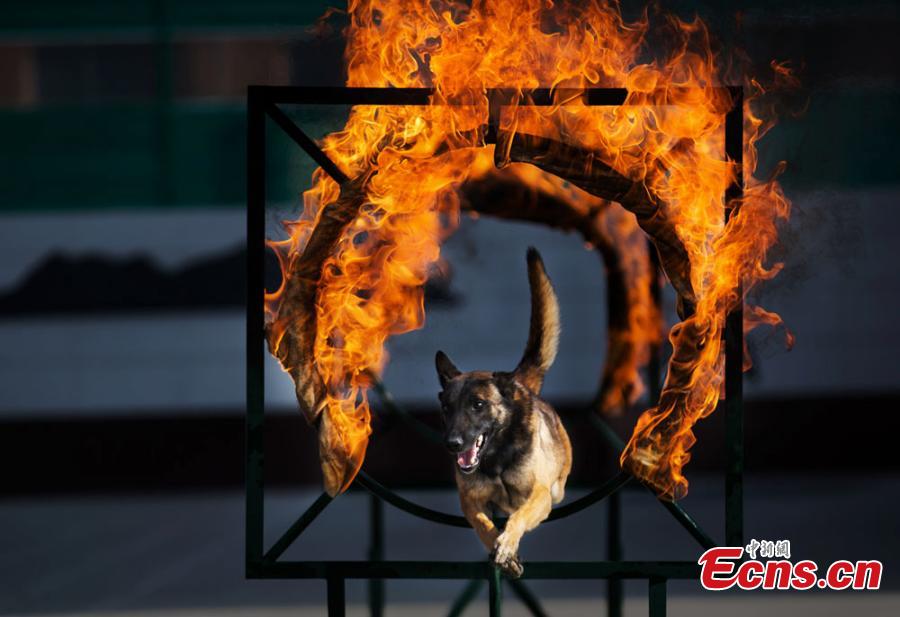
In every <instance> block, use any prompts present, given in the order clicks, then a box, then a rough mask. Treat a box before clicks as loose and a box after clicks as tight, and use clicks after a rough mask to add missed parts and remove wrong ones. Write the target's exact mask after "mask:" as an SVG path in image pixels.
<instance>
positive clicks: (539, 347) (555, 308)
mask: <svg viewBox="0 0 900 617" xmlns="http://www.w3.org/2000/svg"><path fill="white" fill-rule="evenodd" d="M528 284H529V287H530V288H531V327H530V329H529V332H528V343H527V344H526V345H525V353H524V354H522V359H521V360H520V361H519V365H518V366H517V367H516V370H515V371H513V375H514V376H515V378H516V379H517V380H518V381H519V383H521V384H522V385H524V386H525V387H526V388H528V389H529V390H531V391H532V392H534V393H535V394H540V393H541V386H542V385H544V373H546V372H547V369H549V368H550V365H551V364H553V360H554V359H556V348H557V346H558V344H559V304H558V302H557V300H556V294H555V293H554V292H553V285H551V284H550V278H549V277H548V276H547V271H546V270H544V262H543V260H542V259H541V255H540V253H538V252H537V249H535V248H534V247H531V248H529V249H528Z"/></svg>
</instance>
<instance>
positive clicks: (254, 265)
mask: <svg viewBox="0 0 900 617" xmlns="http://www.w3.org/2000/svg"><path fill="white" fill-rule="evenodd" d="M247 206H248V207H247V444H246V447H247V459H246V461H247V471H246V474H247V475H246V482H247V495H246V497H247V501H246V516H247V525H246V539H245V543H246V549H245V551H246V552H245V568H246V571H247V573H250V572H252V570H253V568H254V567H255V566H256V565H257V564H259V563H260V562H261V561H262V559H263V525H264V523H263V446H264V443H263V442H264V439H263V420H264V417H265V415H264V406H265V399H264V388H263V362H264V357H263V354H264V353H265V348H264V347H263V326H262V324H263V321H264V319H263V296H264V294H265V288H264V284H263V257H264V255H265V246H264V244H263V242H262V238H264V237H265V224H266V116H265V111H264V106H263V101H262V100H261V96H260V93H259V91H258V90H252V89H251V90H250V91H249V93H248V96H247Z"/></svg>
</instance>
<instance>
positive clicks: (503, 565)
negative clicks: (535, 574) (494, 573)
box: [491, 553, 525, 578]
mask: <svg viewBox="0 0 900 617" xmlns="http://www.w3.org/2000/svg"><path fill="white" fill-rule="evenodd" d="M491 562H492V563H493V564H494V565H495V566H497V567H498V568H500V570H501V571H502V572H503V574H505V575H506V576H507V577H509V578H519V577H520V576H522V573H523V572H525V568H524V566H522V562H521V561H519V558H518V557H517V556H516V557H512V558H506V559H503V560H501V559H500V558H498V557H497V554H496V553H491Z"/></svg>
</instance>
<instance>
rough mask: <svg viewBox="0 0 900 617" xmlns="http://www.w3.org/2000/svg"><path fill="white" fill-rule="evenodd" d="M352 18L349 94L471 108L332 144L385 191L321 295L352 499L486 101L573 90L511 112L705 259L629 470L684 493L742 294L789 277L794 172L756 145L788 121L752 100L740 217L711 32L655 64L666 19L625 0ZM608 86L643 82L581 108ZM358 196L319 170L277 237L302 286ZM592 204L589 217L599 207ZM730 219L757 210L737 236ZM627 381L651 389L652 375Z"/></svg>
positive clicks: (328, 396)
mask: <svg viewBox="0 0 900 617" xmlns="http://www.w3.org/2000/svg"><path fill="white" fill-rule="evenodd" d="M348 15H349V18H350V24H349V26H348V27H347V29H346V32H345V34H346V38H347V48H346V53H345V59H346V63H347V73H348V78H347V85H348V86H371V87H385V88H387V87H431V88H434V89H435V95H434V102H435V103H446V102H451V103H453V104H451V105H440V104H436V105H432V106H423V107H411V106H404V107H390V106H382V107H376V106H356V107H354V108H353V109H352V110H351V112H350V115H349V118H348V120H347V123H346V125H345V127H344V128H343V130H341V131H339V132H336V133H333V134H331V135H329V136H327V137H326V138H325V139H324V140H323V141H322V143H321V145H322V147H323V150H324V151H325V152H326V153H327V154H328V156H329V157H330V158H331V159H332V160H333V161H334V162H335V163H336V164H337V165H338V166H339V167H340V168H341V169H342V170H343V171H344V173H346V174H347V175H348V176H349V177H351V178H356V179H362V181H363V186H364V191H365V205H364V206H363V207H362V208H361V210H360V213H359V216H358V217H357V218H356V219H355V220H354V221H353V222H352V223H351V224H350V225H349V226H348V228H347V229H346V230H345V232H344V234H343V236H342V238H341V240H340V242H339V244H338V246H337V248H336V250H335V251H334V252H333V253H332V254H331V255H330V257H329V258H328V260H327V262H326V265H325V268H324V269H323V271H322V275H321V279H320V280H319V282H318V294H317V298H316V318H317V324H316V327H317V335H316V341H315V353H314V356H315V364H316V367H317V370H318V372H319V374H320V375H321V378H322V381H323V382H324V384H325V394H324V400H323V402H322V405H323V406H324V410H325V412H324V413H325V414H326V416H327V420H328V424H329V426H331V427H332V428H331V429H329V430H332V433H333V439H331V440H330V441H329V442H328V446H327V447H329V448H332V449H333V452H331V454H332V455H333V454H334V453H335V452H337V453H339V454H340V456H342V457H343V458H344V459H346V460H347V461H349V464H348V467H347V470H346V472H345V473H344V474H343V476H342V481H341V487H340V488H341V489H343V488H346V486H347V485H349V482H350V481H352V479H353V476H354V475H355V473H356V471H357V470H358V468H359V466H360V465H361V463H362V460H363V457H364V455H365V447H366V443H367V440H368V435H369V433H370V428H369V421H370V416H369V408H368V403H367V400H366V397H365V391H366V387H367V386H368V385H369V381H370V378H371V377H370V376H371V375H373V374H374V375H378V374H380V372H381V371H382V369H383V368H384V366H385V363H386V362H387V354H386V352H385V348H384V345H385V342H386V341H387V339H388V337H390V336H393V335H396V334H400V333H403V332H408V331H410V330H414V329H417V328H421V327H422V326H423V325H424V320H425V313H424V307H423V284H424V283H425V281H426V278H427V275H428V272H429V268H430V267H431V265H432V264H434V263H435V262H437V261H438V260H439V249H440V245H441V242H442V241H443V240H444V239H445V238H446V237H447V236H448V235H449V234H450V233H452V231H453V230H454V228H455V226H456V224H457V222H458V219H459V207H460V204H459V199H458V196H457V188H458V187H459V186H460V185H461V183H462V182H464V181H465V180H466V179H467V178H469V177H471V176H472V175H473V174H478V173H483V172H484V168H485V165H487V166H490V164H491V157H492V156H493V147H492V146H491V145H490V144H488V143H486V131H485V130H484V127H486V126H487V125H488V124H489V121H490V120H491V109H490V105H489V101H488V98H487V96H486V89H488V88H507V89H512V90H514V91H517V92H521V93H525V94H526V95H527V93H528V91H529V90H531V89H534V88H538V87H550V88H555V89H557V90H556V92H557V96H556V98H555V104H554V105H552V106H549V107H533V106H518V107H517V106H515V105H510V106H507V107H505V108H503V110H502V113H501V114H500V118H499V129H500V130H501V132H502V133H503V134H505V135H507V136H509V135H512V134H514V133H516V132H520V133H528V134H533V135H541V136H544V137H550V138H553V139H555V140H558V141H560V142H565V143H568V144H575V145H579V146H582V147H584V148H587V149H589V150H592V151H594V152H596V153H598V156H599V159H600V160H601V161H602V162H603V163H605V164H606V165H609V166H611V167H612V168H613V169H614V170H615V171H617V172H618V173H620V174H621V175H623V176H625V177H626V178H629V179H631V180H632V181H635V182H637V183H639V184H640V185H641V186H642V187H643V190H645V191H647V192H648V193H649V194H652V195H653V196H655V198H656V199H658V200H659V202H660V203H661V204H662V206H661V207H662V208H663V211H664V213H665V215H666V216H667V218H668V220H670V221H672V224H673V226H674V229H675V232H676V233H677V236H678V238H680V240H681V242H683V244H684V246H685V248H686V250H687V253H688V256H689V259H690V283H691V286H692V288H693V291H694V294H695V298H694V299H693V300H694V301H695V305H696V308H695V311H694V314H693V315H692V316H691V317H689V318H688V319H687V320H686V321H685V322H683V323H680V324H677V325H676V326H675V327H674V328H673V329H672V332H671V334H670V337H669V340H670V342H671V344H672V346H673V349H674V353H673V356H672V361H671V362H670V365H669V376H668V378H667V381H666V387H665V388H664V392H663V395H662V396H661V398H660V402H659V405H658V406H656V407H654V408H651V409H649V410H648V411H646V412H645V413H644V414H643V415H642V416H641V417H640V419H639V420H638V423H637V426H636V427H635V432H634V435H633V437H632V439H631V441H630V442H629V444H628V447H627V448H626V450H625V452H624V453H623V456H622V464H623V465H624V466H627V467H628V468H629V469H631V470H632V472H633V473H635V474H636V475H638V476H639V477H640V478H641V479H643V480H645V481H647V482H649V483H651V484H652V485H653V486H655V487H656V488H657V490H658V491H659V492H660V494H663V495H668V496H670V497H676V496H680V495H682V494H684V493H685V492H686V489H687V481H686V480H685V478H684V476H683V475H682V473H681V470H682V467H683V466H684V464H685V463H686V462H687V460H688V458H689V455H688V453H687V450H688V449H689V448H690V446H691V445H692V443H693V440H694V438H693V435H692V432H691V427H692V426H693V424H694V423H695V422H696V421H697V420H698V419H700V418H702V417H704V416H706V415H708V414H709V413H711V412H712V411H713V409H714V408H715V406H716V403H717V401H718V399H719V391H720V386H721V383H722V343H721V341H720V334H721V331H722V328H723V326H724V315H725V314H726V312H727V311H729V310H730V309H732V308H733V307H735V306H737V305H738V304H739V303H740V302H742V301H743V298H742V297H740V296H739V295H738V294H737V292H736V290H737V289H738V284H739V283H741V282H743V290H744V292H745V293H746V292H747V291H749V289H751V288H752V287H753V285H754V284H755V283H756V282H759V281H764V280H766V279H768V278H771V277H772V276H774V275H775V274H776V273H777V271H778V267H772V268H766V267H765V266H764V265H763V264H764V262H765V257H766V252H767V250H768V249H769V248H770V247H771V246H772V244H773V243H774V242H775V241H776V239H777V228H776V222H777V221H778V220H779V219H783V218H786V217H787V216H788V212H789V208H790V203H789V201H788V200H787V199H786V198H785V196H784V194H783V193H782V191H781V189H780V186H779V184H778V182H777V180H776V179H775V178H770V179H767V180H757V179H755V178H754V177H753V173H754V171H755V168H756V161H757V158H756V143H757V141H758V140H759V138H760V137H762V135H764V134H765V132H766V131H768V130H769V128H771V122H770V121H769V120H765V121H764V120H763V119H762V118H761V117H760V116H758V115H754V111H753V109H752V107H753V106H752V105H751V104H750V103H747V104H746V105H745V109H744V118H745V120H744V143H745V152H744V157H743V165H744V167H743V174H744V178H745V182H746V190H745V193H744V196H743V198H741V199H740V203H732V204H726V203H725V197H724V195H725V191H726V188H727V187H728V186H729V184H730V183H731V182H732V181H733V180H734V178H735V175H736V169H735V163H734V162H733V161H729V160H727V158H726V156H725V141H724V122H725V114H726V113H727V111H728V110H729V109H730V107H731V105H732V100H731V97H730V95H729V93H728V91H727V90H726V89H723V88H719V87H717V86H721V85H723V84H725V83H727V76H726V75H725V74H724V73H725V71H726V70H727V68H728V67H727V66H725V64H726V63H725V62H724V61H723V60H722V59H721V58H719V57H717V55H716V54H715V53H713V51H712V45H711V43H710V37H709V34H708V32H707V29H706V26H705V25H704V23H703V22H702V21H701V20H700V19H699V18H697V19H694V20H693V21H689V22H685V21H681V20H679V19H677V18H675V17H671V16H668V17H665V19H664V23H663V24H662V25H661V26H660V27H659V28H657V27H656V26H654V28H653V29H652V34H653V35H654V37H655V38H660V39H661V40H662V38H663V37H656V35H659V34H661V33H662V34H664V35H665V37H664V40H666V41H667V45H666V49H665V51H664V52H663V53H661V54H659V55H658V57H657V58H656V59H651V58H649V57H648V53H647V52H648V44H647V37H648V34H651V26H650V23H651V20H650V18H649V17H648V14H647V13H646V12H645V13H644V14H642V15H641V16H640V17H639V18H638V19H637V20H636V21H633V22H628V21H626V20H625V19H624V18H623V16H622V14H621V12H620V8H619V6H618V4H617V3H615V2H608V1H605V0H593V1H592V2H588V3H584V6H575V3H560V4H556V3H553V2H550V1H549V0H511V1H509V2H488V1H486V0H473V2H472V3H471V6H469V5H468V4H465V3H463V2H458V1H441V0H404V1H401V2H397V1H388V0H351V1H350V3H349V7H348ZM654 21H655V20H654ZM776 66H777V69H776V70H777V71H778V74H779V75H780V77H781V79H787V78H789V76H790V72H789V70H788V69H787V68H786V67H784V66H782V65H776ZM747 83H748V85H749V87H750V89H751V95H754V96H758V95H760V94H762V92H763V88H762V87H761V86H759V84H758V83H757V82H754V81H748V82H747ZM589 87H617V88H626V89H627V90H628V95H627V100H626V102H625V105H621V106H609V107H597V106H587V105H586V104H585V102H584V101H583V100H582V99H581V98H580V97H577V96H574V97H573V96H570V95H568V94H565V92H567V91H568V90H567V89H581V88H589ZM751 98H752V96H751ZM504 147H508V142H506V143H505V142H503V141H502V140H501V142H500V145H498V146H497V148H498V149H500V150H501V154H502V153H504V151H503V148H504ZM501 158H502V157H501ZM584 164H585V165H590V161H586V162H584ZM517 173H518V174H519V176H520V178H521V180H522V181H523V182H527V183H529V184H531V185H532V186H537V185H539V184H543V185H546V186H548V187H549V189H548V190H551V191H567V190H570V189H569V187H567V185H566V183H565V182H563V180H561V179H559V178H555V177H553V176H549V175H548V174H545V173H536V172H535V170H531V171H522V172H517ZM339 195H340V187H339V186H338V184H337V183H336V182H335V181H334V180H332V179H331V178H330V177H328V176H327V175H326V174H324V173H323V172H322V171H321V170H317V171H316V172H315V173H314V175H313V186H312V188H311V189H310V190H308V191H306V193H304V196H303V197H304V207H303V213H302V215H301V216H300V218H299V219H298V220H296V221H291V222H288V223H286V229H287V230H288V232H289V234H290V238H289V239H287V240H285V241H283V242H277V243H272V247H273V248H274V249H276V251H277V252H278V254H279V256H280V262H281V265H282V272H283V274H284V277H285V278H287V277H289V276H291V271H290V264H291V260H292V259H294V258H295V256H296V255H297V254H299V253H300V252H302V250H303V248H304V247H305V245H306V242H307V241H308V239H309V237H310V234H311V233H312V230H313V228H314V227H315V225H316V223H317V222H318V220H319V218H320V216H321V214H322V212H323V209H324V207H325V206H326V205H327V204H330V203H332V202H334V201H335V200H337V199H338V197H339ZM573 199H575V201H576V202H578V203H584V204H587V203H588V202H589V201H590V199H593V198H592V197H591V196H589V195H586V194H581V195H578V196H576V197H574V198H573ZM579 200H580V201H579ZM726 205H728V206H739V207H738V208H737V209H736V210H735V213H736V214H735V215H734V216H733V217H731V219H730V220H729V221H727V222H726V220H725V217H724V215H723V213H724V211H725V209H726ZM621 214H624V213H622V212H621V210H619V215H617V218H611V219H610V225H611V227H610V230H611V235H613V236H615V238H630V239H631V240H630V241H632V242H633V241H635V238H638V237H639V236H636V235H635V233H634V230H635V228H636V223H634V218H633V217H631V216H630V215H627V216H621ZM610 216H612V215H610ZM613 225H617V226H621V228H617V229H614V227H612V226H613ZM643 276H648V275H647V274H646V273H645V274H644V275H643ZM281 299H282V290H279V291H276V292H275V293H273V294H269V295H267V297H266V306H267V315H268V317H269V320H270V323H271V324H272V327H273V328H275V336H274V340H275V341H276V345H275V347H276V348H277V341H279V340H280V336H279V334H278V331H279V330H282V331H283V329H284V328H285V327H286V326H285V323H286V322H289V321H290V319H292V318H293V317H292V316H291V315H281V314H279V308H280V306H281ZM634 301H635V302H636V303H638V305H639V306H641V307H644V309H645V310H644V311H643V312H640V311H639V312H638V313H636V314H635V315H634V316H633V320H634V321H633V322H629V323H630V325H629V330H630V331H631V332H632V333H633V335H634V336H635V337H638V339H639V341H640V342H641V345H643V348H646V346H647V344H649V343H650V342H655V341H656V340H657V339H658V337H659V335H658V332H656V333H653V325H652V324H653V323H654V316H653V315H652V314H650V313H648V311H650V308H649V307H651V305H652V303H651V302H650V301H649V299H648V298H647V297H646V296H642V297H640V298H635V299H634ZM745 315H746V321H745V326H746V327H747V328H749V327H752V326H753V325H755V324H757V323H760V322H765V323H778V322H779V321H780V320H779V318H778V317H777V316H775V315H774V314H772V313H768V312H765V311H763V310H761V309H750V310H747V311H746V312H745ZM636 340H637V339H636ZM640 354H643V356H644V357H643V358H637V359H636V360H635V362H634V364H633V366H634V367H639V366H640V365H641V363H642V362H644V363H645V362H646V353H645V352H640V353H639V355H640ZM285 368H286V369H287V370H290V367H285ZM634 370H635V371H636V370H637V368H635V369H634ZM619 378H620V379H623V380H626V379H627V380H631V381H634V379H635V376H634V375H633V374H630V373H629V374H628V375H624V376H620V377H619Z"/></svg>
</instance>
